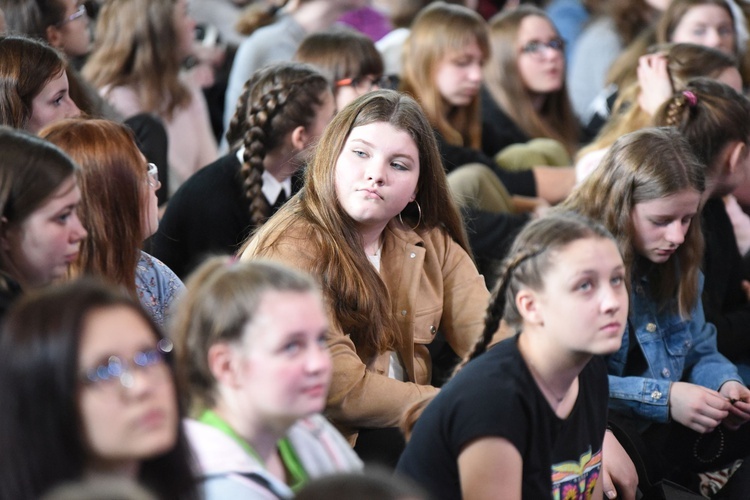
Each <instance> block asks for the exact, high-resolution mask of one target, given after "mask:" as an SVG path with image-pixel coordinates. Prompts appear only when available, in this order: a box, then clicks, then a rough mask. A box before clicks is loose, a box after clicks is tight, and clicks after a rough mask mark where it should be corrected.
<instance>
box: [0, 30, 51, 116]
mask: <svg viewBox="0 0 750 500" xmlns="http://www.w3.org/2000/svg"><path fill="white" fill-rule="evenodd" d="M65 68H66V62H65V59H64V58H63V57H62V55H60V53H59V52H57V51H56V50H55V49H53V48H52V47H50V46H49V45H47V44H45V43H43V42H40V41H37V40H32V39H31V38H26V37H23V36H12V35H11V36H0V125H7V126H9V127H13V128H19V129H25V128H26V126H27V125H28V123H29V120H30V119H31V114H32V109H31V105H32V101H33V100H34V98H35V97H36V96H37V95H39V93H40V92H41V91H42V89H43V88H44V86H45V85H47V83H48V82H49V81H50V80H52V79H53V78H56V77H58V76H60V75H62V74H63V72H64V71H65Z"/></svg>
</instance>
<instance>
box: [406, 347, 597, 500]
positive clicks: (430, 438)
mask: <svg viewBox="0 0 750 500" xmlns="http://www.w3.org/2000/svg"><path fill="white" fill-rule="evenodd" d="M607 400H608V384H607V372H606V367H605V364H604V361H603V360H602V359H601V358H599V357H595V358H593V359H592V360H591V362H589V363H588V365H586V367H585V368H584V369H583V371H582V372H581V374H580V375H579V393H578V399H577V400H576V403H575V406H574V407H573V411H572V412H571V413H570V415H569V416H568V418H567V419H565V420H562V419H560V418H558V417H557V416H556V415H555V413H554V412H553V410H552V408H551V407H550V405H549V403H548V402H547V400H546V399H545V398H544V396H543V395H542V393H541V392H540V390H539V389H538V387H537V386H536V383H535V382H534V380H533V378H532V376H531V373H530V372H529V370H528V368H527V366H526V364H525V362H524V361H523V358H522V357H521V354H520V352H519V351H518V343H517V337H515V338H512V339H508V340H505V341H503V342H501V343H500V344H498V345H497V346H495V347H493V348H492V349H490V350H489V351H488V352H487V353H485V354H483V355H481V356H480V357H478V358H477V359H475V360H474V361H472V362H471V363H469V364H468V365H467V366H466V367H465V368H464V369H463V370H462V371H461V372H460V373H459V374H458V375H456V377H454V378H453V379H452V380H451V381H450V382H448V383H447V384H446V385H445V387H443V389H442V390H441V391H440V393H439V394H438V395H437V397H436V398H435V399H434V400H433V401H432V402H431V403H430V405H429V406H428V407H427V408H426V409H425V411H424V413H423V414H422V416H421V417H420V419H419V420H418V421H417V424H416V426H415V427H414V432H413V434H412V438H411V440H410V441H409V443H408V445H407V447H406V450H405V451H404V453H403V455H402V456H401V459H400V461H399V463H398V467H397V470H398V471H399V472H400V473H402V474H405V475H407V476H409V477H411V478H412V479H414V480H415V481H417V482H418V483H419V484H421V485H422V486H423V487H424V488H426V489H427V490H428V491H429V492H430V494H431V495H432V496H433V497H434V498H438V499H457V498H461V487H460V484H459V475H458V462H457V460H458V456H459V454H460V452H461V450H462V449H464V447H465V446H466V445H468V444H469V443H471V442H472V441H474V440H476V439H478V438H482V437H489V436H497V437H502V438H504V439H507V440H508V441H510V442H511V443H512V444H513V446H515V447H516V449H518V450H519V452H520V454H521V457H522V458H523V483H522V498H524V499H529V500H539V499H542V498H588V496H587V495H590V492H591V491H593V488H594V486H595V485H596V481H597V480H598V478H599V475H600V472H601V458H602V454H601V448H602V442H603V439H604V432H605V430H606V425H607ZM497 473H498V474H503V471H502V470H498V471H497ZM573 492H574V493H575V494H574V495H572V496H569V495H571V493H573Z"/></svg>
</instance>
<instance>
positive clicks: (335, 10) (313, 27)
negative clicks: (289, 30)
mask: <svg viewBox="0 0 750 500" xmlns="http://www.w3.org/2000/svg"><path fill="white" fill-rule="evenodd" d="M340 3H344V2H331V1H330V0H311V1H307V2H299V3H298V4H297V6H296V8H295V9H293V10H292V12H291V16H292V17H293V18H294V20H295V21H297V22H298V23H299V24H300V26H302V28H303V29H304V30H305V31H306V32H307V33H313V32H316V31H322V30H324V29H327V28H330V27H331V26H332V25H333V23H335V22H336V21H337V20H338V18H339V17H341V15H342V14H343V13H344V12H347V11H349V10H351V9H350V8H349V7H341V6H339V4H340Z"/></svg>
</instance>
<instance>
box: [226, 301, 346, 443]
mask: <svg viewBox="0 0 750 500" xmlns="http://www.w3.org/2000/svg"><path fill="white" fill-rule="evenodd" d="M327 333H328V318H327V316H326V313H325V311H324V310H323V305H322V301H321V299H320V296H319V295H318V294H316V293H311V292H295V291H283V292H280V291H269V292H266V293H265V294H264V296H263V298H262V299H261V302H260V305H259V307H258V310H257V311H256V314H255V317H254V319H253V321H252V322H251V323H250V324H248V325H247V326H246V327H245V332H244V333H243V337H242V342H241V343H240V344H239V345H238V346H237V347H236V356H237V365H236V366H237V367H238V368H237V370H238V374H237V376H236V377H235V380H236V383H237V384H238V388H239V390H240V392H241V393H242V394H244V396H245V397H243V399H242V401H241V402H239V403H238V404H236V405H234V406H235V407H238V408H242V409H243V410H242V411H244V412H246V415H244V418H246V419H248V421H252V422H259V423H262V425H263V427H266V428H271V429H284V428H286V427H288V426H291V425H292V424H293V423H294V422H295V421H296V420H297V419H299V418H302V417H306V416H309V415H311V414H313V413H317V412H320V411H322V410H323V409H324V408H325V404H326V397H327V395H328V386H329V385H330V382H331V374H332V362H331V357H330V355H329V353H328V347H327V346H326V335H327ZM238 417H243V415H238Z"/></svg>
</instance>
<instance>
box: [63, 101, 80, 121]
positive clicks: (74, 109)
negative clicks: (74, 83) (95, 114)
mask: <svg viewBox="0 0 750 500" xmlns="http://www.w3.org/2000/svg"><path fill="white" fill-rule="evenodd" d="M66 100H67V105H68V109H67V110H66V111H65V118H78V117H79V116H81V110H80V109H78V106H76V103H75V102H73V99H71V98H70V96H68V97H67V98H66Z"/></svg>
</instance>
